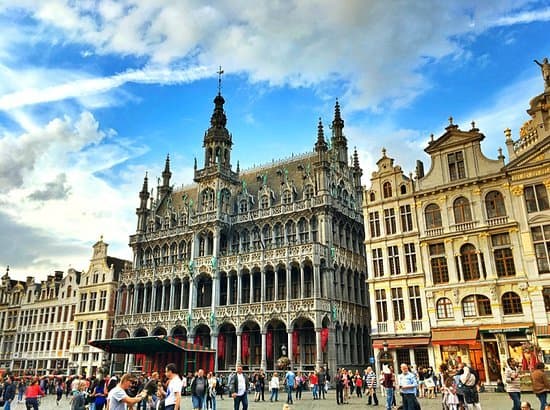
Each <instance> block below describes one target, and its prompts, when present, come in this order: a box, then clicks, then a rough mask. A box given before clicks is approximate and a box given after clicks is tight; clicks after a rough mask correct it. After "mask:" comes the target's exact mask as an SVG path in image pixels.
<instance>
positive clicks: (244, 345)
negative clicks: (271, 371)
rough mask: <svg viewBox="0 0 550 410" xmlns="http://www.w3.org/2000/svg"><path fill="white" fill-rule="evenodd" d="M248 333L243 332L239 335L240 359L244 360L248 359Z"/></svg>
mask: <svg viewBox="0 0 550 410" xmlns="http://www.w3.org/2000/svg"><path fill="white" fill-rule="evenodd" d="M249 336H250V335H249V334H248V333H245V332H243V334H242V336H241V356H242V360H243V361H246V360H247V359H248V340H249Z"/></svg>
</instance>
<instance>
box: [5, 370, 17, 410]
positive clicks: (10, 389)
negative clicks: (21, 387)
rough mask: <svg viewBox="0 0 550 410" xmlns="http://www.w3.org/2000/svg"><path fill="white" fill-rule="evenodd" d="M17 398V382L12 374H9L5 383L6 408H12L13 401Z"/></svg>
mask: <svg viewBox="0 0 550 410" xmlns="http://www.w3.org/2000/svg"><path fill="white" fill-rule="evenodd" d="M14 399H15V384H14V383H13V379H12V376H8V378H7V379H6V383H5V385H4V410H10V408H11V402H12V401H13V400H14Z"/></svg>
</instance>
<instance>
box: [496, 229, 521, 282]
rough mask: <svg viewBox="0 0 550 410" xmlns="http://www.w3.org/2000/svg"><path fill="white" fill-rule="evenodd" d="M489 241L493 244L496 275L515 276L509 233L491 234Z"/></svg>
mask: <svg viewBox="0 0 550 410" xmlns="http://www.w3.org/2000/svg"><path fill="white" fill-rule="evenodd" d="M491 243H492V244H493V256H494V258H495V267H496V270H497V276H498V277H499V278H503V277H506V276H515V274H516V269H515V267H514V257H513V256H512V249H511V248H510V235H509V234H507V233H499V234H496V235H491Z"/></svg>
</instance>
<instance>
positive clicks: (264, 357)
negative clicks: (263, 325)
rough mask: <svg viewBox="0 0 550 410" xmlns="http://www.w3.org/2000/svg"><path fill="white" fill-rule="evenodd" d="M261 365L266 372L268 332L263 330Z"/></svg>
mask: <svg viewBox="0 0 550 410" xmlns="http://www.w3.org/2000/svg"><path fill="white" fill-rule="evenodd" d="M260 367H261V368H262V370H263V371H264V372H265V371H266V369H267V333H266V331H264V330H262V362H261V363H260Z"/></svg>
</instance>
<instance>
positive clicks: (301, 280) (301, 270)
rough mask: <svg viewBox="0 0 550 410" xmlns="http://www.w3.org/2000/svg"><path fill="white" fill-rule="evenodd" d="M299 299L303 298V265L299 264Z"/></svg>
mask: <svg viewBox="0 0 550 410" xmlns="http://www.w3.org/2000/svg"><path fill="white" fill-rule="evenodd" d="M300 299H302V300H303V299H304V265H303V264H300Z"/></svg>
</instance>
